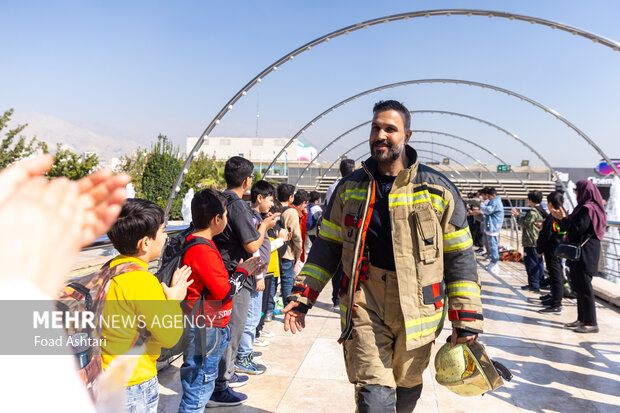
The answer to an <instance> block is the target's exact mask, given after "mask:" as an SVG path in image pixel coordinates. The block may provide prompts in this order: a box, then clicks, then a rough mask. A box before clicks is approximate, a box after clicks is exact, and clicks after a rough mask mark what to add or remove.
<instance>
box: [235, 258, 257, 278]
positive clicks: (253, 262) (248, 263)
mask: <svg viewBox="0 0 620 413" xmlns="http://www.w3.org/2000/svg"><path fill="white" fill-rule="evenodd" d="M262 267H263V264H262V263H261V261H260V258H259V257H252V258H248V259H247V260H245V261H243V260H241V261H239V265H237V269H242V270H245V271H246V272H247V273H248V275H256V274H260V273H261V272H262V271H261V268H262Z"/></svg>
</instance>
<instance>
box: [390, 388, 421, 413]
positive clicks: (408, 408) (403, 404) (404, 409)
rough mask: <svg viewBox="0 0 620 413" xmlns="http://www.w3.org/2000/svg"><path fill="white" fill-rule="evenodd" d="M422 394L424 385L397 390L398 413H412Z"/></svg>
mask: <svg viewBox="0 0 620 413" xmlns="http://www.w3.org/2000/svg"><path fill="white" fill-rule="evenodd" d="M421 394H422V385H421V384H418V385H417V386H414V387H397V388H396V413H411V412H413V409H415V405H416V403H417V402H418V399H419V398H420V395H421Z"/></svg>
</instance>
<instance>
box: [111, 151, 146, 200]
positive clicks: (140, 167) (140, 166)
mask: <svg viewBox="0 0 620 413" xmlns="http://www.w3.org/2000/svg"><path fill="white" fill-rule="evenodd" d="M148 157H149V154H148V151H147V150H146V149H142V148H138V149H137V150H136V152H135V153H134V154H133V155H123V156H122V157H121V159H120V165H119V166H118V167H117V168H116V169H117V170H116V172H125V173H127V174H129V176H131V183H132V184H133V188H134V190H135V191H136V198H144V191H143V190H142V175H143V174H144V168H145V167H146V161H147V159H148Z"/></svg>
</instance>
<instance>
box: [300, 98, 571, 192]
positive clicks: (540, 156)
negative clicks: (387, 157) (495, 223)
mask: <svg viewBox="0 0 620 413" xmlns="http://www.w3.org/2000/svg"><path fill="white" fill-rule="evenodd" d="M409 112H410V113H412V114H415V113H440V114H453V115H455V116H462V117H465V118H468V119H472V120H477V121H480V122H482V123H484V124H487V125H489V126H493V127H494V128H496V129H498V130H500V131H502V132H504V133H506V134H508V135H509V136H511V137H513V138H515V139H517V140H520V138H519V137H518V136H516V135H515V134H513V133H511V132H508V131H507V130H506V129H504V128H502V127H500V126H498V125H495V124H494V123H491V122H488V121H486V120H483V119H480V118H476V117H473V116H469V115H465V114H462V113H457V112H447V111H439V110H437V111H436V110H410V111H409ZM370 122H371V121H367V122H364V123H361V124H360V125H358V126H356V127H355V128H353V129H350V131H352V130H355V129H358V128H360V127H362V126H364V125H367V124H369V123H370ZM413 132H426V131H424V130H414V131H413ZM348 133H349V132H345V133H344V134H342V135H340V136H338V137H337V138H336V139H334V140H333V141H331V142H329V143H328V144H327V146H326V147H324V148H323V149H322V150H321V151H320V152H319V153H317V155H316V156H315V157H314V158H312V159H311V160H310V161H309V162H308V164H307V165H306V167H305V169H304V170H303V171H302V173H301V176H300V177H298V178H297V182H295V186H297V184H298V183H299V181H300V180H301V178H303V174H304V173H305V172H306V171H307V170H308V168H309V167H310V166H311V164H312V162H314V161H315V160H316V159H317V158H318V157H319V155H320V154H321V153H323V152H324V151H325V150H326V149H327V147H328V146H331V145H332V143H334V142H335V141H336V140H339V139H340V138H342V137H343V136H345V135H347V134H348ZM445 136H450V137H452V138H454V139H458V140H461V141H464V142H467V143H470V144H472V145H474V146H476V147H477V148H480V149H482V150H483V151H485V152H486V153H488V154H490V155H491V156H493V157H494V158H495V159H497V160H499V161H500V162H501V163H503V164H507V162H506V161H504V160H503V159H502V158H500V157H499V156H498V155H497V154H495V153H494V152H491V151H489V150H488V149H487V148H485V147H483V146H481V145H479V144H477V143H476V142H474V141H472V140H470V139H465V138H463V137H461V136H456V135H450V134H445ZM532 151H533V152H534V153H535V154H536V155H537V156H538V157H539V158H541V159H543V162H545V164H546V165H547V166H548V167H549V168H550V170H552V168H551V166H550V165H549V163H548V162H547V161H546V159H544V158H543V157H542V155H540V154H539V153H538V152H536V151H535V150H534V149H532ZM337 161H338V160H336V161H334V163H333V164H332V165H330V167H329V168H328V169H327V170H326V171H325V173H324V174H323V176H321V180H322V179H323V178H324V177H325V175H327V172H329V171H330V170H331V169H332V168H333V166H334V165H335V163H336V162H337ZM511 172H512V174H513V175H514V176H515V178H516V179H517V180H518V181H519V182H521V186H523V188H524V189H525V190H526V191H528V188H527V185H525V182H523V180H522V179H521V178H520V177H519V176H518V175H517V174H516V173H515V172H514V171H512V170H511ZM317 186H318V185H317ZM315 189H316V187H315ZM564 189H565V191H566V190H567V189H566V188H564Z"/></svg>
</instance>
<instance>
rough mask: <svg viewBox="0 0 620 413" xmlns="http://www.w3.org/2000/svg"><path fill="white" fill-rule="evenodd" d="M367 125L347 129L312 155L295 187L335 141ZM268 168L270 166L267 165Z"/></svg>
mask: <svg viewBox="0 0 620 413" xmlns="http://www.w3.org/2000/svg"><path fill="white" fill-rule="evenodd" d="M369 123H370V121H369V122H364V123H360V124H359V125H357V126H354V127H352V128H351V129H349V130H348V131H346V132H345V133H343V134H342V135H340V136H338V137H336V138H335V139H333V140H332V141H331V142H329V143H328V144H327V145H325V146H324V147H323V149H321V150H320V151H319V152H317V154H316V155H314V157H313V158H312V159H310V160H309V161H308V164H307V165H306V167H305V168H304V170H303V171H301V173H300V174H299V176H298V177H297V181H295V186H297V184H298V183H299V181H300V180H301V178H303V177H304V174H305V173H306V171H307V170H308V169H309V168H310V165H312V162H314V161H315V160H316V159H317V158H318V157H319V156H321V154H322V153H323V152H325V151H326V150H328V149H329V147H330V146H332V145H333V144H334V143H336V142H337V141H339V140H340V139H341V138H342V137H344V136H346V135H348V134H349V133H351V132H354V131H356V130H357V129H359V128H361V127H362V126H365V125H367V124H369ZM276 159H277V157H276ZM269 166H271V165H269ZM268 171H269V168H267V169H266V170H265V173H264V174H263V176H266V175H267V172H268Z"/></svg>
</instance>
